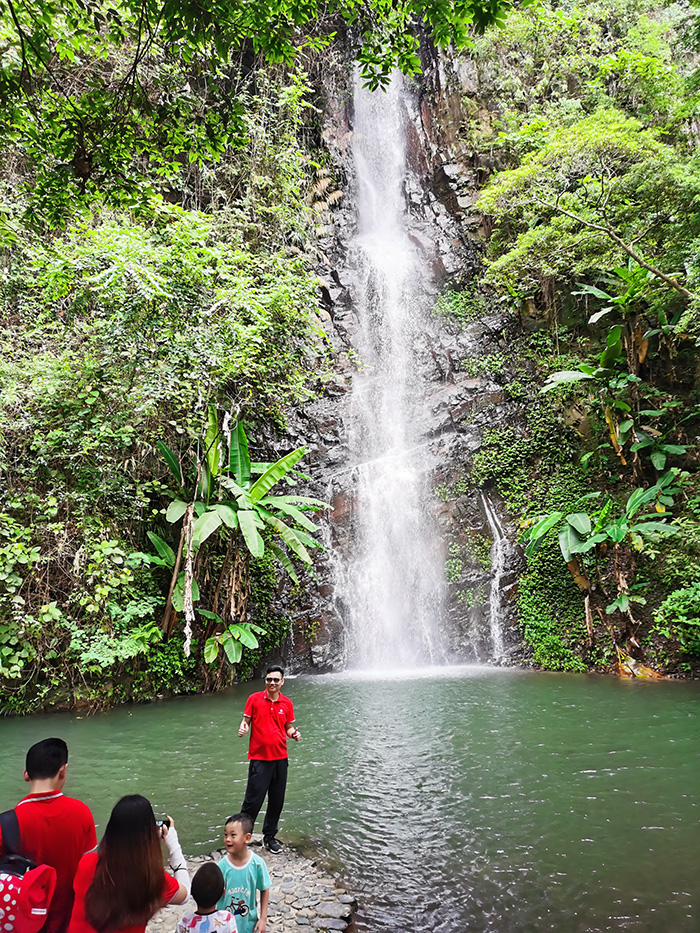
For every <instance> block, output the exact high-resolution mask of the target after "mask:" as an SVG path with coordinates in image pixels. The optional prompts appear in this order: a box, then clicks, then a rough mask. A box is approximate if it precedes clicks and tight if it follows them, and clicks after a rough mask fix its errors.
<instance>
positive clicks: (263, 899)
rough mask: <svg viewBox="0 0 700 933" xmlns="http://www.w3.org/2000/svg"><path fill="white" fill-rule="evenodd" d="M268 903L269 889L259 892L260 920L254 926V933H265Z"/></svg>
mask: <svg viewBox="0 0 700 933" xmlns="http://www.w3.org/2000/svg"><path fill="white" fill-rule="evenodd" d="M269 903H270V889H269V888H265V890H264V891H261V892H260V919H259V920H258V922H257V923H256V924H255V933H265V931H266V930H267V908H268V905H269Z"/></svg>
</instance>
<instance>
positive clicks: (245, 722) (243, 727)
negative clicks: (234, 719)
mask: <svg viewBox="0 0 700 933" xmlns="http://www.w3.org/2000/svg"><path fill="white" fill-rule="evenodd" d="M251 719H252V716H246V715H245V714H244V716H243V719H241V724H240V726H239V727H238V735H239V737H240V738H243V736H244V735H247V734H248V729H250V720H251Z"/></svg>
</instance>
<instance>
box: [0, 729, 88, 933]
mask: <svg viewBox="0 0 700 933" xmlns="http://www.w3.org/2000/svg"><path fill="white" fill-rule="evenodd" d="M67 767H68V746H67V745H66V743H65V742H64V741H63V739H44V740H43V741H41V742H37V743H36V745H32V747H31V748H30V749H29V751H28V752H27V760H26V765H25V771H24V780H25V781H27V782H28V783H29V794H28V795H27V796H26V797H24V798H23V799H22V800H20V802H19V803H18V804H17V806H16V807H15V812H16V813H17V822H18V823H19V832H20V837H21V841H22V854H23V855H25V856H26V857H27V858H30V859H32V861H34V862H36V863H37V864H46V865H52V866H53V867H54V868H55V869H56V890H55V891H54V895H53V899H52V901H51V907H50V908H49V915H48V917H47V918H46V923H45V924H44V926H43V927H42V928H41V930H42V933H65V930H66V929H67V927H68V921H69V920H70V912H71V908H72V907H73V878H74V877H75V872H76V869H77V867H78V862H79V861H80V859H81V858H82V857H83V855H85V853H86V852H89V851H90V850H91V849H94V848H95V846H96V845H97V838H96V836H95V821H94V820H93V818H92V813H91V812H90V809H89V808H88V807H87V806H86V805H85V804H84V803H83V802H82V800H75V799H74V798H72V797H65V796H64V795H63V785H64V784H65V781H66V768H67ZM2 852H3V848H2V838H1V837H0V853H2Z"/></svg>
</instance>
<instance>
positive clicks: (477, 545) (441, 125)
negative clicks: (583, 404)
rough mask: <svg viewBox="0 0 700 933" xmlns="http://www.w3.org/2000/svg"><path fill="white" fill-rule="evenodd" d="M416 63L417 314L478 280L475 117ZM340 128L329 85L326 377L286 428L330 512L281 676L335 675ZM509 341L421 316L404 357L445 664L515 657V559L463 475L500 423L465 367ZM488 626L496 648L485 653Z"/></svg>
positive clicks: (499, 406)
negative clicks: (470, 135) (411, 387)
mask: <svg viewBox="0 0 700 933" xmlns="http://www.w3.org/2000/svg"><path fill="white" fill-rule="evenodd" d="M424 58H425V73H424V76H423V79H422V80H421V82H420V83H418V84H416V86H415V88H414V93H413V94H412V95H410V96H409V97H408V98H407V100H406V103H405V106H406V114H405V124H406V127H407V163H408V172H407V176H406V182H405V194H406V202H407V205H408V213H407V221H406V222H407V227H408V235H409V237H410V239H411V241H412V242H413V243H414V245H415V246H416V247H417V248H418V249H419V250H420V251H421V252H422V254H423V257H424V260H425V265H426V268H427V269H428V270H430V274H429V275H428V276H427V277H426V279H425V281H424V282H423V283H422V289H423V291H424V294H423V296H422V300H424V301H425V302H426V304H427V305H429V306H430V305H432V304H433V303H434V301H435V298H436V296H437V295H438V293H439V292H440V290H441V289H443V288H444V287H445V286H446V285H448V284H449V283H455V284H456V285H457V286H458V287H463V286H465V285H468V283H469V282H470V281H472V280H473V279H474V277H475V275H476V274H477V272H478V269H479V262H480V253H481V249H482V245H481V239H480V237H481V235H482V234H483V228H482V218H481V217H480V216H479V214H478V212H476V211H475V209H474V203H475V201H476V197H477V185H478V181H479V176H480V172H481V171H482V170H483V166H482V165H481V162H482V160H481V159H480V158H479V157H478V156H477V155H475V154H474V153H473V152H470V151H469V149H468V146H467V144H466V143H465V142H464V134H463V132H462V131H463V128H464V122H465V120H469V119H479V118H480V117H479V115H478V114H474V113H472V115H471V116H470V115H469V114H468V113H466V112H465V108H464V106H463V100H464V94H465V89H466V91H467V92H468V90H469V86H470V82H472V81H473V80H474V78H473V75H471V73H470V68H469V65H468V64H464V63H461V64H458V65H455V63H454V62H452V61H451V60H450V59H448V58H444V57H438V56H437V55H436V54H435V53H434V51H433V50H431V49H428V48H426V49H425V50H424ZM353 116H354V114H353V101H352V95H351V91H350V89H349V87H348V86H347V85H346V84H344V83H343V79H340V82H339V83H336V85H335V86H334V87H331V88H328V89H327V98H326V102H325V119H324V139H325V143H326V145H327V147H328V150H329V152H330V153H331V155H332V157H333V161H334V164H335V172H336V175H337V177H338V178H339V179H342V180H343V186H344V197H343V199H342V202H341V204H340V206H339V207H338V208H337V209H335V210H333V211H332V213H330V214H329V216H328V217H327V218H326V219H327V220H328V223H327V225H326V228H325V235H324V236H323V237H322V239H321V242H320V247H321V250H322V253H323V255H324V257H325V259H327V262H322V263H321V264H320V267H319V277H320V280H321V291H322V296H323V310H322V311H321V313H320V316H321V324H322V327H323V329H324V330H325V332H326V334H327V336H328V340H329V341H330V344H331V347H332V359H333V363H332V370H333V372H332V375H331V376H330V377H329V379H328V381H327V382H326V386H325V391H324V393H323V395H322V397H320V398H318V399H316V400H314V401H313V402H310V403H309V404H307V405H305V406H303V407H301V408H300V409H298V410H297V411H296V412H294V413H293V415H292V416H291V418H290V423H289V432H290V434H291V435H292V438H293V440H294V442H295V443H299V444H302V443H303V444H305V445H306V446H307V448H308V449H309V452H310V453H309V456H308V458H307V460H306V461H305V462H306V463H307V465H308V469H309V472H310V473H311V474H312V475H313V476H314V480H315V482H314V488H313V493H312V494H314V495H317V496H319V497H320V498H323V499H326V500H327V501H330V502H331V503H332V505H333V512H332V513H331V514H330V518H329V521H328V531H327V535H326V542H325V543H326V547H327V549H328V550H327V551H326V553H325V554H323V555H321V556H320V557H318V558H317V559H316V562H315V571H316V574H317V579H318V583H317V584H316V585H314V584H313V583H311V582H310V585H308V586H304V587H303V595H301V596H299V597H298V598H297V599H296V601H294V600H291V602H290V608H291V611H292V613H293V615H294V619H295V625H294V630H293V633H292V636H291V638H290V641H289V644H288V645H287V646H286V647H285V651H284V654H285V656H286V661H287V663H288V665H289V666H290V667H291V668H292V669H293V670H294V669H296V670H317V671H327V670H337V669H341V668H342V667H344V666H345V665H346V663H347V662H348V658H347V657H346V636H345V628H344V615H345V613H346V607H345V606H344V605H343V602H342V595H341V593H340V591H339V588H338V586H337V580H338V573H337V568H338V566H339V564H340V563H342V562H343V561H347V560H348V559H349V557H350V555H351V554H352V552H353V548H354V545H355V540H354V534H355V522H354V520H355V505H356V477H355V475H354V471H353V464H352V462H351V459H350V451H349V446H348V418H349V399H350V396H351V393H352V390H353V377H354V374H355V373H356V371H357V365H358V362H357V359H356V354H355V351H356V346H355V342H354V339H355V337H356V335H357V332H358V319H357V308H356V302H355V294H354V282H353V275H352V271H351V268H350V265H349V260H348V245H349V243H350V240H351V238H352V235H353V233H354V230H355V224H356V216H355V211H354V204H355V193H356V181H355V174H354V171H355V170H354V165H353V162H352V158H351V153H350V148H349V142H350V140H351V138H352V133H353ZM512 337H513V333H512V321H511V319H510V318H509V317H506V316H504V315H503V314H500V313H498V312H494V313H490V311H489V309H488V307H484V308H483V313H481V314H479V316H478V321H476V320H475V321H474V322H473V323H467V324H464V323H462V324H459V323H457V324H456V323H455V322H450V321H449V320H446V319H445V318H442V317H440V316H437V315H433V316H432V317H431V318H430V320H429V321H428V324H427V326H426V329H425V331H424V332H423V333H422V334H421V335H420V337H419V338H418V345H417V346H416V347H415V348H414V350H415V358H416V360H417V365H418V366H420V368H421V376H422V379H423V382H424V386H425V398H424V405H423V408H422V413H421V415H420V424H419V425H418V430H419V434H420V442H421V443H423V444H426V445H427V447H428V450H429V453H430V475H429V477H428V480H429V487H430V488H431V489H432V500H431V503H430V509H431V511H432V513H433V515H434V518H435V521H436V522H437V524H438V526H439V529H440V536H441V547H442V551H443V554H442V558H443V563H444V567H445V574H446V577H447V581H448V602H447V611H446V613H445V618H444V619H443V620H442V625H443V630H444V631H443V635H444V641H445V644H446V645H447V646H448V649H449V653H450V655H451V657H452V658H453V659H454V660H497V661H498V662H499V663H513V662H514V661H515V660H516V659H517V658H518V657H519V656H520V654H521V647H520V638H519V636H518V632H517V627H516V620H515V613H514V607H513V602H512V596H513V595H514V591H515V586H516V576H517V569H518V562H519V560H520V558H519V555H518V552H517V549H516V548H515V547H513V546H512V545H511V544H510V543H509V537H510V538H512V536H513V535H512V530H511V531H510V532H509V529H508V528H507V527H503V525H501V522H502V519H500V520H499V518H498V514H499V503H498V502H497V501H493V502H489V500H488V499H487V497H486V494H485V493H484V492H482V491H481V490H478V489H474V488H472V487H471V486H470V484H469V482H468V479H467V472H466V471H467V467H468V464H469V462H470V460H471V458H472V457H473V455H474V454H475V453H476V452H477V451H478V450H479V449H480V447H481V444H482V436H483V432H484V431H485V430H486V429H488V428H489V427H490V426H493V425H498V424H500V423H502V422H503V421H504V419H507V417H508V403H507V400H506V398H505V397H504V392H503V387H502V385H500V384H499V383H498V382H496V381H495V380H494V378H493V376H490V375H485V374H483V372H482V370H483V367H480V366H479V361H480V360H482V359H483V358H485V357H488V356H491V355H493V354H496V353H498V352H499V351H500V350H503V349H504V348H505V346H506V345H507V343H508V342H509V341H510V340H511V339H512ZM501 537H502V540H501V542H500V544H498V540H497V539H499V538H501ZM494 539H496V540H494ZM496 545H498V546H496ZM494 580H495V584H494ZM496 616H498V619H499V629H500V634H499V638H500V641H499V642H498V644H497V645H496V646H494V633H493V623H494V620H495V617H496ZM495 655H497V656H498V657H495Z"/></svg>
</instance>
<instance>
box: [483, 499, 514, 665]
mask: <svg viewBox="0 0 700 933" xmlns="http://www.w3.org/2000/svg"><path fill="white" fill-rule="evenodd" d="M482 501H483V504H484V513H485V514H486V521H487V522H488V523H489V528H490V530H491V536H492V538H493V544H492V545H491V593H490V595H489V634H490V637H491V656H492V659H493V660H494V661H502V660H503V658H504V656H505V651H504V646H503V628H502V622H503V615H504V612H503V579H504V577H505V576H506V573H507V567H508V558H509V556H510V553H511V543H510V541H509V539H508V538H507V537H506V534H505V531H504V530H503V525H501V522H500V521H499V518H498V515H496V512H495V511H494V508H493V506H492V505H491V503H490V502H489V500H488V499H487V498H486V496H482Z"/></svg>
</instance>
